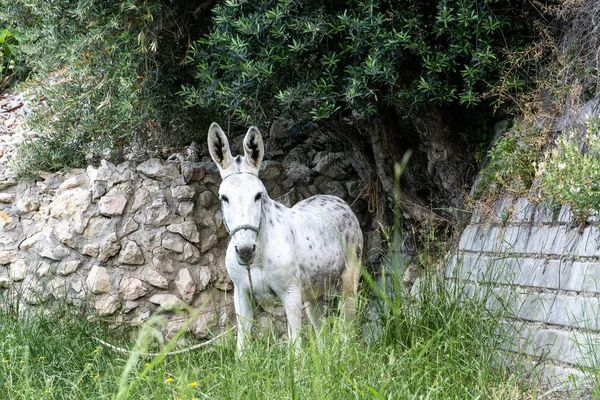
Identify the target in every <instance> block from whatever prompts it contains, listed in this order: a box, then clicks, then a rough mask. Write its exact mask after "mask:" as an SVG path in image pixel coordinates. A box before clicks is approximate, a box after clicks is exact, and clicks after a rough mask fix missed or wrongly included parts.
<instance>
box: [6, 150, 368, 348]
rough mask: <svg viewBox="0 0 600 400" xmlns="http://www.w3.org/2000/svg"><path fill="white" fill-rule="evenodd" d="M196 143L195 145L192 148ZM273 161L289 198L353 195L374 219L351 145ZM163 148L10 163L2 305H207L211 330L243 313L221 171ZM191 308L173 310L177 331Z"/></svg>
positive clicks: (127, 313) (138, 310)
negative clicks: (114, 160)
mask: <svg viewBox="0 0 600 400" xmlns="http://www.w3.org/2000/svg"><path fill="white" fill-rule="evenodd" d="M188 154H189V152H188ZM303 157H306V158H307V159H308V163H307V164H308V165H307V164H303V163H300V162H298V161H297V160H294V159H293V158H291V159H290V158H288V159H286V160H283V161H282V162H276V161H269V160H267V161H264V162H263V164H262V166H261V171H260V176H261V178H262V179H263V181H264V183H265V186H266V188H267V190H268V192H269V194H270V195H271V197H272V198H276V199H278V200H279V201H281V202H282V203H284V204H286V205H288V206H289V205H293V204H294V203H296V202H297V201H299V200H301V199H303V198H306V197H309V196H311V195H314V194H316V193H329V194H334V195H337V196H340V197H342V198H344V199H346V200H347V201H348V203H351V204H353V206H352V207H353V209H354V210H355V212H357V214H358V215H359V220H360V221H361V223H362V225H363V227H364V228H366V229H368V228H369V227H370V224H371V218H370V215H369V214H368V212H367V211H366V208H367V207H366V204H365V202H364V201H363V200H361V199H358V200H357V198H358V197H360V187H361V185H360V182H359V181H357V180H356V178H353V170H352V167H351V166H350V165H349V163H348V162H346V161H344V155H343V154H342V153H331V152H327V151H320V152H317V151H314V150H313V151H310V152H305V153H303ZM185 158H186V156H185V155H183V154H175V155H174V156H173V157H171V160H172V162H166V161H164V160H161V159H158V158H152V159H149V160H147V161H144V162H141V163H139V162H133V161H128V162H124V163H121V164H119V165H113V164H111V163H109V162H102V164H101V165H100V166H99V167H98V168H96V167H91V166H90V167H88V168H87V169H86V170H72V171H69V172H66V173H57V174H44V175H43V176H42V178H40V179H38V180H30V181H18V180H16V179H15V178H14V177H13V176H12V175H11V174H10V172H9V171H8V170H7V169H6V168H4V169H2V170H0V172H2V174H0V306H9V305H16V304H19V306H20V307H21V309H23V310H26V309H28V308H31V307H43V308H44V309H50V308H52V307H54V306H56V305H57V304H60V303H63V302H66V303H67V304H69V305H71V306H74V307H79V308H84V307H88V308H92V313H93V314H95V315H97V316H99V317H101V318H103V319H107V320H110V321H112V322H116V323H119V322H123V323H131V324H136V323H139V322H142V321H144V320H146V319H148V318H149V317H150V315H151V314H152V313H154V312H155V311H156V310H157V308H159V307H162V308H163V309H165V310H167V314H168V310H173V309H174V308H182V306H183V308H185V306H184V305H190V306H191V308H192V309H193V308H197V307H199V306H200V305H202V304H206V309H205V310H204V311H203V312H202V313H201V314H200V315H199V316H198V317H197V318H196V320H195V321H194V322H193V323H192V324H191V327H190V331H191V333H192V334H193V335H194V336H195V337H197V338H202V337H206V336H208V334H209V330H210V329H211V328H214V327H217V326H222V325H223V324H224V323H225V322H227V320H228V319H229V320H232V319H233V318H234V313H233V306H232V299H233V298H232V296H231V292H230V290H231V289H232V284H231V281H230V279H229V277H228V275H227V272H226V269H225V265H224V264H225V260H224V259H225V249H226V246H227V243H228V240H229V239H228V234H227V231H226V229H225V226H224V225H223V221H222V217H221V212H220V204H219V202H218V199H217V193H218V186H219V184H220V181H221V179H220V176H219V174H218V171H217V170H216V167H215V166H214V165H213V163H212V161H210V160H209V159H208V158H207V157H204V158H203V159H202V160H203V161H202V162H192V161H186V160H185ZM183 322H184V319H183V318H180V317H175V316H174V317H173V318H171V319H170V320H169V323H168V325H167V327H166V333H173V332H175V331H177V330H178V329H179V327H180V326H181V325H182V324H183Z"/></svg>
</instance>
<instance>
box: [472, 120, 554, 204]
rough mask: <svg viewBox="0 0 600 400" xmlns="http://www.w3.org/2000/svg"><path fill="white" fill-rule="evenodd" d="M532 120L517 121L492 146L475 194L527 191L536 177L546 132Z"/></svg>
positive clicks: (520, 192) (519, 192)
mask: <svg viewBox="0 0 600 400" xmlns="http://www.w3.org/2000/svg"><path fill="white" fill-rule="evenodd" d="M530 125H531V122H525V123H516V124H515V125H514V126H513V127H512V129H511V130H510V131H509V132H507V133H506V134H505V135H504V136H502V138H500V140H499V141H498V142H497V143H496V144H495V145H494V146H493V147H492V148H491V150H490V151H489V156H488V160H487V164H486V165H485V167H484V168H483V169H482V170H481V173H480V179H479V181H478V182H476V187H475V193H474V194H475V197H480V196H485V195H487V196H491V195H494V194H496V193H499V192H501V191H503V190H509V191H511V192H515V193H517V194H522V193H525V192H527V191H528V190H529V189H530V188H531V184H532V183H533V179H534V177H535V165H536V162H537V161H538V159H539V157H540V152H541V150H542V148H543V146H544V145H545V143H546V137H547V136H546V135H545V134H544V133H543V132H540V129H538V128H532V127H531V126H530Z"/></svg>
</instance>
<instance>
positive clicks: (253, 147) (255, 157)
mask: <svg viewBox="0 0 600 400" xmlns="http://www.w3.org/2000/svg"><path fill="white" fill-rule="evenodd" d="M244 155H245V156H246V161H248V164H250V166H252V167H254V168H256V169H258V167H259V166H260V162H261V161H262V159H263V156H264V155H265V146H264V145H263V140H262V136H261V135H260V131H259V130H258V128H257V127H255V126H251V127H250V129H248V132H246V137H245V138H244Z"/></svg>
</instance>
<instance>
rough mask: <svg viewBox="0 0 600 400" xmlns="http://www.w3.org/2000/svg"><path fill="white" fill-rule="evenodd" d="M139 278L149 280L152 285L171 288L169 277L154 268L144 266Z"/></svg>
mask: <svg viewBox="0 0 600 400" xmlns="http://www.w3.org/2000/svg"><path fill="white" fill-rule="evenodd" d="M139 278H140V279H141V280H143V281H145V282H148V283H149V284H151V285H152V286H156V287H158V288H161V289H168V288H169V281H168V280H167V278H165V277H164V276H162V275H161V274H159V273H158V272H157V271H155V270H153V269H152V268H144V269H143V270H142V272H141V273H140V274H139Z"/></svg>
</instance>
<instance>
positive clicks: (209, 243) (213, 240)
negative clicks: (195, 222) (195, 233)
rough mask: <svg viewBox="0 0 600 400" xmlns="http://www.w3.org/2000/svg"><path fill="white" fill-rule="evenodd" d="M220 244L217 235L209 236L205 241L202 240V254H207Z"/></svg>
mask: <svg viewBox="0 0 600 400" xmlns="http://www.w3.org/2000/svg"><path fill="white" fill-rule="evenodd" d="M218 242H219V240H218V238H217V235H209V236H208V237H206V238H205V239H204V238H203V239H202V242H201V244H200V253H202V254H203V253H206V252H207V251H208V250H210V249H212V248H213V247H215V246H216V245H217V243H218Z"/></svg>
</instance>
